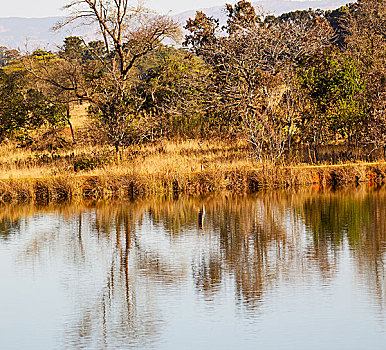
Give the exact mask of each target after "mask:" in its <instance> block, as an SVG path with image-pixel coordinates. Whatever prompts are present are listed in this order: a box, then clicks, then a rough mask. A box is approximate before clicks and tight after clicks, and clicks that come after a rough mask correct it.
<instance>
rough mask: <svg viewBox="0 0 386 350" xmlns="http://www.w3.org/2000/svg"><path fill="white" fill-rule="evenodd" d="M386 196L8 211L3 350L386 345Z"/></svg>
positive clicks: (371, 192) (361, 192)
mask: <svg viewBox="0 0 386 350" xmlns="http://www.w3.org/2000/svg"><path fill="white" fill-rule="evenodd" d="M385 261H386V189H382V188H373V187H367V186H364V187H357V188H355V187H352V188H346V189H343V190H336V191H332V190H321V189H320V188H308V189H299V190H297V191H271V192H261V193H257V194H254V195H249V196H230V195H229V196H227V195H213V196H209V197H203V198H178V199H162V198H159V199H151V200H150V199H149V200H137V201H133V202H114V201H110V202H98V203H86V204H71V205H70V204H61V205H49V206H42V207H36V206H32V205H24V206H11V205H7V206H5V205H4V206H2V207H1V208H0V281H1V288H0V349H7V350H8V349H297V350H299V349H313V350H315V349H339V350H341V349H350V350H353V349H367V350H368V349H386V313H385V310H386V278H385Z"/></svg>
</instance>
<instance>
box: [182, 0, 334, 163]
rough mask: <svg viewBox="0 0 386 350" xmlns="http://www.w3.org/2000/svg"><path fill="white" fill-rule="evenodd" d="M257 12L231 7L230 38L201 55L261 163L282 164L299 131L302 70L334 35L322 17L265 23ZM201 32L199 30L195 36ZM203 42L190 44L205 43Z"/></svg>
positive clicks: (246, 7) (227, 108)
mask: <svg viewBox="0 0 386 350" xmlns="http://www.w3.org/2000/svg"><path fill="white" fill-rule="evenodd" d="M252 9H253V8H251V5H250V4H249V3H248V2H244V1H241V2H239V3H238V4H236V6H235V7H232V6H230V5H228V14H229V16H230V17H229V19H228V26H229V27H226V28H225V29H226V32H227V33H228V35H227V36H224V35H222V36H217V37H216V38H215V40H214V39H213V40H211V41H210V42H209V43H208V42H205V45H204V46H199V47H198V48H199V51H198V52H199V53H200V54H201V55H202V56H203V57H204V60H205V61H206V62H207V63H208V64H210V65H211V66H212V69H213V71H214V75H215V78H214V79H213V86H211V87H210V88H211V89H212V90H215V91H216V92H217V96H218V97H217V98H216V99H213V101H214V104H222V106H223V110H224V111H226V112H225V113H229V114H230V119H233V120H235V121H236V122H239V123H240V126H241V130H242V134H243V135H244V137H246V139H247V140H248V141H249V142H250V143H251V145H252V147H253V150H254V152H255V155H256V157H257V158H258V159H261V158H262V157H263V156H264V155H267V156H268V157H269V158H270V159H271V160H272V161H276V160H277V159H279V158H280V157H281V156H282V155H283V153H284V151H285V150H286V149H287V148H289V147H290V145H291V140H292V137H293V134H294V132H295V130H296V125H295V119H296V117H297V116H298V115H297V113H296V104H297V103H298V101H299V99H300V96H299V91H298V90H299V87H298V83H297V81H296V68H297V66H298V65H299V63H300V61H301V59H302V58H303V57H304V56H307V55H312V54H314V53H315V52H317V51H318V50H320V49H321V48H322V47H323V46H325V45H328V43H329V39H330V37H331V35H332V32H331V28H330V26H329V25H328V23H327V21H326V20H325V19H323V18H322V17H320V16H314V17H312V18H309V17H305V18H300V19H299V20H297V21H293V20H282V21H270V22H264V21H261V20H260V19H259V18H260V16H258V15H256V13H255V12H254V11H253V10H252ZM196 18H197V17H196ZM189 23H192V21H190V22H189ZM200 23H203V24H206V23H207V21H201V22H200ZM197 24H198V22H197V21H196V25H197ZM201 33H202V31H200V27H198V28H195V29H194V31H193V32H192V34H190V35H193V36H194V35H195V34H197V35H200V34H201ZM199 39H200V38H199V37H198V38H197V40H195V38H193V39H191V38H190V39H189V41H188V43H199V44H200V43H201V41H200V40H199ZM193 49H194V50H195V51H197V48H196V47H193Z"/></svg>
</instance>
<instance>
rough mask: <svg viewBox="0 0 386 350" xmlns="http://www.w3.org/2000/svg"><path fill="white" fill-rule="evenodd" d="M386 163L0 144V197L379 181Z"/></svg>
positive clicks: (174, 147)
mask: <svg viewBox="0 0 386 350" xmlns="http://www.w3.org/2000/svg"><path fill="white" fill-rule="evenodd" d="M385 178H386V163H385V162H384V161H380V162H374V163H341V164H334V165H331V164H321V165H306V164H292V165H280V164H279V165H273V164H270V163H268V162H256V161H254V160H253V158H252V157H251V156H250V154H249V150H248V147H247V145H246V144H244V143H242V142H238V143H232V144H230V143H225V142H221V141H213V142H210V141H206V142H199V141H194V140H190V141H168V142H164V143H157V144H149V145H146V146H142V147H132V148H130V149H127V150H125V151H124V152H122V153H121V154H120V156H119V157H117V155H116V154H115V153H114V151H112V150H111V149H108V148H100V147H99V148H98V147H95V148H93V147H79V146H78V147H76V148H72V149H68V150H67V151H61V152H54V153H47V152H45V153H44V152H32V151H28V150H21V149H17V148H16V147H15V146H14V145H12V144H8V145H3V146H2V147H1V148H0V201H1V202H11V201H35V202H50V201H63V200H76V199H107V198H135V197H141V196H152V195H175V196H176V195H178V194H180V193H184V194H193V195H194V194H201V193H210V192H220V191H228V192H235V193H247V192H254V191H258V190H259V189H261V188H285V187H294V186H298V185H312V184H313V185H315V186H339V185H344V184H348V183H360V182H369V183H370V184H371V185H377V184H381V183H383V181H384V179H385Z"/></svg>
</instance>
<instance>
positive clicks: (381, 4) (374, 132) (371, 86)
mask: <svg viewBox="0 0 386 350" xmlns="http://www.w3.org/2000/svg"><path fill="white" fill-rule="evenodd" d="M344 29H345V31H346V32H347V33H348V35H347V37H346V40H345V50H346V52H347V54H350V55H351V56H352V57H353V59H354V61H355V62H356V64H357V66H358V70H359V73H360V74H361V76H362V77H363V78H364V80H365V91H366V95H367V100H368V101H371V110H370V113H368V121H367V128H368V130H367V133H366V134H367V135H366V137H365V138H364V139H363V141H364V142H365V143H366V144H370V145H372V146H373V149H376V148H379V147H386V71H385V67H386V2H385V1H383V0H359V1H358V2H357V4H355V6H354V7H353V10H352V11H350V12H349V14H348V15H347V16H346V18H345V26H344Z"/></svg>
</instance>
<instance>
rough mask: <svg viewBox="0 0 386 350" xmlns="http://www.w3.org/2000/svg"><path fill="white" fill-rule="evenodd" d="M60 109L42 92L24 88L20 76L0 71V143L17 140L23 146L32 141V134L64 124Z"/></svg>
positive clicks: (21, 76) (23, 82)
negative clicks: (47, 127) (32, 132)
mask: <svg viewBox="0 0 386 350" xmlns="http://www.w3.org/2000/svg"><path fill="white" fill-rule="evenodd" d="M61 115H62V110H61V106H60V105H57V104H55V103H54V102H53V101H51V100H50V99H48V98H47V97H46V96H44V95H43V94H42V93H41V92H40V91H37V90H34V89H31V88H28V87H25V80H24V76H23V75H22V74H20V73H11V74H7V73H5V72H3V71H0V122H1V123H0V141H1V142H2V141H4V139H5V138H15V139H17V140H19V141H20V142H21V143H22V144H23V143H25V142H27V143H28V140H30V139H31V138H30V136H29V132H30V131H31V130H35V129H38V128H40V127H42V126H43V125H50V126H52V127H58V126H60V125H61V124H63V118H62V117H61Z"/></svg>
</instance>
